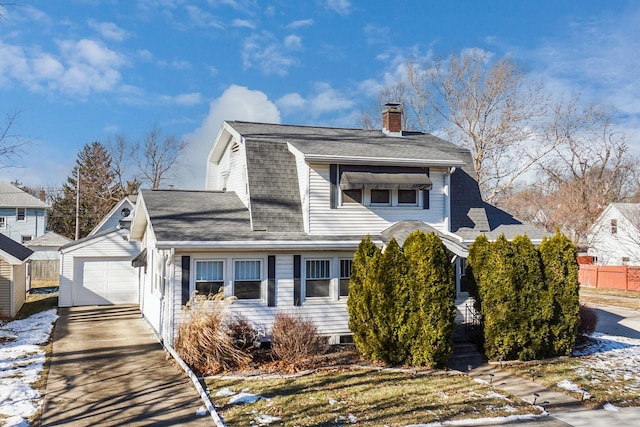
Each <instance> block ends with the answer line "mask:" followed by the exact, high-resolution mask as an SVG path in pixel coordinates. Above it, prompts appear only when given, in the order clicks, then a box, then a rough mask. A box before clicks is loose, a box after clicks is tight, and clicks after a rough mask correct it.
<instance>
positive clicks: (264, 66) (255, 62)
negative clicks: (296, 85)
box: [242, 31, 302, 76]
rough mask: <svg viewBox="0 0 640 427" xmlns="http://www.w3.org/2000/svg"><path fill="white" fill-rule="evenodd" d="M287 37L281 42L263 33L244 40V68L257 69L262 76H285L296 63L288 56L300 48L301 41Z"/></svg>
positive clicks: (267, 33) (269, 34)
mask: <svg viewBox="0 0 640 427" xmlns="http://www.w3.org/2000/svg"><path fill="white" fill-rule="evenodd" d="M289 37H294V38H292V39H290V38H289ZM289 37H287V38H285V40H284V41H282V42H281V41H280V40H278V39H276V37H275V36H274V35H273V34H271V33H269V32H266V31H263V32H262V33H260V34H254V35H252V36H250V37H248V38H247V39H245V41H244V44H243V47H242V62H243V65H244V68H245V69H249V68H258V69H260V70H261V71H262V72H263V73H264V74H275V75H278V76H286V75H287V73H288V72H289V68H291V67H292V66H293V65H295V64H296V63H297V61H296V59H295V58H294V57H293V56H291V55H290V53H291V51H293V50H299V49H300V48H301V47H302V46H301V39H299V38H298V39H295V37H296V36H289Z"/></svg>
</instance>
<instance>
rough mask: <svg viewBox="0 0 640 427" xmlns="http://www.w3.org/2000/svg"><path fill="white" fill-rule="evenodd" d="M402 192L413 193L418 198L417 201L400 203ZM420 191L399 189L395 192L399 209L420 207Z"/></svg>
mask: <svg viewBox="0 0 640 427" xmlns="http://www.w3.org/2000/svg"><path fill="white" fill-rule="evenodd" d="M401 191H411V192H413V195H414V196H415V197H416V201H415V202H411V203H406V202H400V192H401ZM418 191H419V190H414V189H408V188H398V189H397V190H396V192H395V195H396V204H397V206H399V207H402V208H404V207H415V206H419V205H420V193H418Z"/></svg>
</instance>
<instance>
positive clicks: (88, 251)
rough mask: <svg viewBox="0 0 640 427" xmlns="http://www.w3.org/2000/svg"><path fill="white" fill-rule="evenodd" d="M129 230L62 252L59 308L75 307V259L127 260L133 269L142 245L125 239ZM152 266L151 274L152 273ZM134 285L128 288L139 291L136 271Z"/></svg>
mask: <svg viewBox="0 0 640 427" xmlns="http://www.w3.org/2000/svg"><path fill="white" fill-rule="evenodd" d="M126 233H127V230H117V231H113V232H111V233H108V234H105V235H102V236H99V237H95V238H93V239H90V240H88V241H84V242H81V243H79V244H78V245H74V246H70V247H68V248H66V249H64V250H63V251H62V252H61V256H60V291H59V306H60V307H71V306H72V305H74V286H73V285H74V280H76V279H80V278H76V277H75V275H76V263H74V259H75V258H78V259H85V260H95V261H108V260H119V261H123V260H126V263H127V264H128V267H129V268H131V269H133V267H131V260H132V259H133V258H134V257H135V256H136V255H138V254H139V253H140V243H139V242H132V241H128V240H125V239H123V236H126ZM151 267H152V266H151V265H149V272H150V273H151ZM131 277H132V279H131V280H132V283H129V284H128V285H127V286H130V287H132V288H135V289H137V286H138V284H137V280H136V278H135V270H134V273H132V276H131Z"/></svg>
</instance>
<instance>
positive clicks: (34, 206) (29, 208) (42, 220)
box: [0, 182, 49, 243]
mask: <svg viewBox="0 0 640 427" xmlns="http://www.w3.org/2000/svg"><path fill="white" fill-rule="evenodd" d="M47 208H49V205H47V204H46V203H45V202H43V201H42V200H40V199H38V198H37V197H33V196H32V195H31V194H29V193H27V192H25V191H22V190H21V189H19V188H18V187H16V186H15V185H12V184H9V183H8V182H0V233H2V234H4V235H5V236H8V237H9V238H11V239H13V240H15V241H16V242H19V243H26V242H28V241H30V240H33V239H35V238H37V237H39V236H41V235H43V234H44V233H46V231H47Z"/></svg>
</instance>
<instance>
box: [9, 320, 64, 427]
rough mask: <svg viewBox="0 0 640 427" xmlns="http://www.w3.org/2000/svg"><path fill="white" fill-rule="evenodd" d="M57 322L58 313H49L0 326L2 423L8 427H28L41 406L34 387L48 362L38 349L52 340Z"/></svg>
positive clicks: (42, 352) (38, 394)
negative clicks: (45, 363) (28, 422)
mask: <svg viewBox="0 0 640 427" xmlns="http://www.w3.org/2000/svg"><path fill="white" fill-rule="evenodd" d="M57 318H58V315H57V314H56V310H47V311H42V312H40V313H36V314H34V315H32V316H29V317H27V318H26V319H21V320H14V321H12V322H8V323H5V324H4V325H0V414H1V415H0V421H3V422H4V423H5V424H4V425H5V426H26V425H27V421H26V418H28V417H30V416H31V415H33V414H35V413H36V412H37V411H38V409H39V408H40V405H41V404H42V400H41V399H40V393H39V392H38V390H34V389H33V388H32V387H31V384H32V383H34V382H35V381H37V380H38V379H39V378H40V373H41V372H42V367H43V365H44V362H45V352H44V351H43V350H41V349H40V347H39V345H41V344H45V343H46V342H47V341H48V340H49V336H50V335H51V330H52V329H53V324H54V323H55V321H56V319H57ZM3 416H4V417H6V418H4V419H3V418H1V417H3Z"/></svg>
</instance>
